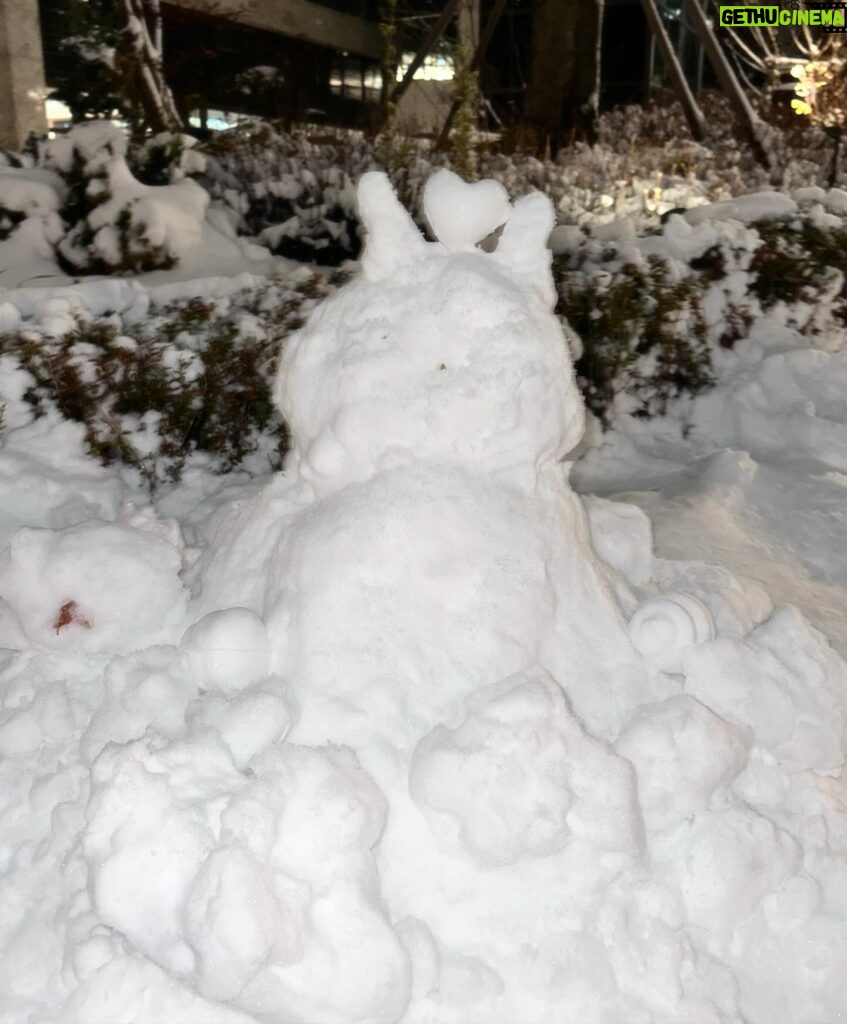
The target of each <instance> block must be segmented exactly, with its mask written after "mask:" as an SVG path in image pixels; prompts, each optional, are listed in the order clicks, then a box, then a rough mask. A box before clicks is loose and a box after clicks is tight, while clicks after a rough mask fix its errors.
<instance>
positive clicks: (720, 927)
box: [657, 806, 802, 935]
mask: <svg viewBox="0 0 847 1024" xmlns="http://www.w3.org/2000/svg"><path fill="white" fill-rule="evenodd" d="M657 858H658V860H659V862H660V863H661V864H662V868H663V870H664V872H666V877H669V878H670V879H672V880H673V882H674V883H675V884H676V885H678V886H679V888H680V890H681V892H682V898H683V902H684V904H685V912H686V917H687V919H688V921H689V922H690V923H691V924H692V925H694V926H695V927H698V928H707V929H710V930H712V931H714V932H716V933H718V935H720V934H721V933H726V932H730V931H731V930H732V929H733V928H734V927H735V926H736V925H737V924H738V923H739V922H740V921H743V920H744V919H745V918H746V917H748V916H749V915H750V914H752V913H753V911H754V910H755V909H756V907H757V906H758V905H759V903H760V902H761V900H763V899H764V898H765V896H767V895H768V893H771V892H774V891H775V890H777V889H779V888H780V886H782V885H783V884H784V883H785V882H786V881H787V880H788V879H789V878H790V877H791V875H793V874H794V872H795V871H796V870H797V868H798V867H799V865H800V862H801V860H802V854H801V850H800V847H799V845H798V843H797V842H796V840H794V839H792V837H791V836H790V835H788V833H787V832H784V831H782V829H779V828H777V827H776V826H775V825H774V824H773V823H772V822H771V821H769V820H768V819H767V818H764V817H762V816H760V815H758V814H756V813H754V812H753V811H751V810H750V809H749V808H747V807H743V806H742V807H730V808H728V809H726V810H723V811H704V812H702V813H700V814H697V815H695V817H694V818H693V819H691V820H688V821H685V822H683V823H682V824H680V825H679V826H677V828H676V829H675V830H673V831H672V832H670V833H668V834H667V835H666V836H664V837H663V838H662V842H661V845H660V847H659V848H658V849H657Z"/></svg>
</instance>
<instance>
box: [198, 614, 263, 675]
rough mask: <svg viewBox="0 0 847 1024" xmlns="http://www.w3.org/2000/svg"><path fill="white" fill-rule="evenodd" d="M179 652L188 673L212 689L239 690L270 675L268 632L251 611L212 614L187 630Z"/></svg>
mask: <svg viewBox="0 0 847 1024" xmlns="http://www.w3.org/2000/svg"><path fill="white" fill-rule="evenodd" d="M180 648H181V650H182V652H183V656H184V658H185V662H186V665H187V667H188V670H189V672H190V673H191V674H192V676H193V677H194V678H195V679H196V680H197V681H198V682H199V683H201V684H202V685H203V686H205V687H207V688H209V689H215V690H223V691H235V690H240V689H242V688H243V687H245V686H248V685H249V684H250V683H254V682H256V681H257V680H259V679H264V678H265V676H267V674H268V672H269V671H270V643H269V641H268V634H267V630H266V629H265V624H264V623H263V622H262V620H261V619H260V618H259V616H258V615H256V613H255V612H253V611H250V609H249V608H227V609H225V610H223V611H218V612H210V613H209V614H208V615H205V616H204V617H203V618H202V619H200V621H199V622H196V623H195V624H194V625H193V626H191V627H190V628H189V629H188V630H186V632H185V635H184V636H183V638H182V642H181V644H180Z"/></svg>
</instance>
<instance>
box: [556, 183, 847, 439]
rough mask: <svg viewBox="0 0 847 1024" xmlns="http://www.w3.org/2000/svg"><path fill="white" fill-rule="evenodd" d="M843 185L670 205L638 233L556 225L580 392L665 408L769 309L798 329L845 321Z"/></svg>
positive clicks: (627, 223) (605, 400)
mask: <svg viewBox="0 0 847 1024" xmlns="http://www.w3.org/2000/svg"><path fill="white" fill-rule="evenodd" d="M845 213H847V193H845V192H842V191H841V190H839V189H833V190H831V191H829V192H825V191H824V190H823V189H820V188H815V187H811V188H804V189H798V190H796V191H795V192H794V194H793V198H792V197H790V196H788V195H785V194H784V193H776V192H766V193H759V194H754V195H748V196H743V197H740V198H738V199H736V200H732V201H726V202H721V203H714V204H711V205H710V206H704V207H697V208H694V209H691V210H689V211H687V212H686V213H684V214H673V215H672V216H670V217H669V218H668V219H667V222H666V223H665V224H664V225H663V226H662V228H661V230H660V231H658V232H654V233H650V234H646V235H643V236H642V237H637V234H636V230H635V225H634V224H633V222H632V221H631V220H628V219H626V218H624V219H621V220H619V221H616V222H613V223H610V224H607V225H601V226H599V227H596V228H595V229H594V231H593V232H592V233H587V232H583V231H582V230H580V229H577V228H566V227H561V228H558V229H556V230H555V231H554V234H553V247H554V250H556V251H557V253H558V255H557V257H556V259H555V261H554V273H555V275H556V280H557V286H558V289H559V297H560V302H559V311H560V312H561V313H562V315H564V316H566V317H567V319H568V320H569V322H570V324H571V326H572V327H573V329H574V331H575V332H576V334H577V336H578V337H579V340H580V345H581V352H580V357H579V359H578V360H577V363H576V367H577V373H578V375H579V377H580V381H581V383H582V387H583V392H584V394H585V398H586V403H587V405H588V407H589V408H590V409H591V411H592V412H593V413H594V414H595V415H596V416H597V417H598V418H599V419H600V420H601V422H603V423H604V424H608V423H609V422H610V421H611V420H612V419H613V418H614V416H615V415H617V414H619V413H622V412H623V413H629V414H634V415H638V416H649V415H655V414H662V413H664V412H665V411H666V409H667V407H668V403H669V402H670V401H671V400H673V399H675V398H677V397H679V396H681V395H685V394H689V395H690V394H696V393H697V392H698V391H701V390H703V389H704V388H706V387H708V386H709V385H710V384H711V382H712V379H713V366H714V364H715V361H716V360H717V359H719V358H720V353H721V351H723V350H726V349H731V348H733V347H734V346H735V344H736V343H737V342H738V341H740V340H741V339H743V338H746V337H747V336H748V335H749V333H750V330H751V326H752V325H753V324H754V323H756V322H757V321H760V320H762V319H763V318H769V319H770V320H772V321H773V322H774V324H775V325H776V326H777V328H780V329H781V328H788V329H789V330H791V331H794V332H797V333H798V334H800V335H818V334H821V333H822V332H824V331H827V330H829V331H834V332H835V336H839V335H840V333H841V331H842V330H843V327H844V325H845V323H847V287H845V277H847V222H845V219H844V214H845Z"/></svg>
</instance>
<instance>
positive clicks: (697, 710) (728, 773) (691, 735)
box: [615, 695, 751, 829]
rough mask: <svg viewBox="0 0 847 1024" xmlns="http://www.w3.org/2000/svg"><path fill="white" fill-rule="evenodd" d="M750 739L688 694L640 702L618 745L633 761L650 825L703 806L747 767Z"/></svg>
mask: <svg viewBox="0 0 847 1024" xmlns="http://www.w3.org/2000/svg"><path fill="white" fill-rule="evenodd" d="M750 739H751V737H750V734H749V731H748V730H745V729H742V728H739V727H738V726H732V725H730V724H729V723H727V722H725V721H724V720H723V719H722V718H719V717H718V716H717V715H716V714H714V713H713V712H712V711H709V709H708V708H706V707H704V706H703V705H702V704H701V703H700V702H699V701H696V700H694V699H693V698H692V697H688V696H685V695H679V696H675V697H670V698H668V699H667V700H664V701H662V702H660V703H658V704H649V705H645V706H644V707H641V708H638V709H637V710H636V711H635V713H634V714H633V715H632V717H631V718H630V720H629V721H628V722H627V724H626V726H625V727H624V729H623V732H622V733H621V735H620V736H619V737H618V739H617V741H616V743H615V749H616V750H617V752H618V753H619V754H622V755H623V756H624V757H625V758H627V760H629V761H631V762H632V763H633V764H634V765H635V770H636V774H637V776H638V800H639V803H640V805H641V810H642V813H643V815H644V822H645V824H646V826H647V828H649V829H663V828H668V827H669V826H672V825H676V824H678V823H679V822H681V821H682V820H683V819H685V818H687V817H688V816H689V815H690V814H693V813H694V812H695V811H698V810H701V809H702V808H704V807H705V806H706V803H707V801H708V799H709V797H710V796H711V795H712V793H714V792H715V790H717V789H718V788H720V787H722V786H725V785H727V784H728V783H730V782H731V781H732V779H733V778H734V777H735V776H736V775H737V774H738V772H739V771H741V769H742V768H743V767H744V764H745V762H746V760H747V752H748V750H749V746H750Z"/></svg>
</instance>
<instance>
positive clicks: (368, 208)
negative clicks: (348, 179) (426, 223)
mask: <svg viewBox="0 0 847 1024" xmlns="http://www.w3.org/2000/svg"><path fill="white" fill-rule="evenodd" d="M358 199H359V216H360V217H361V218H362V223H363V224H364V225H365V229H366V231H367V238H366V240H365V252H364V254H363V256H362V269H363V270H364V273H365V277H366V278H368V280H369V281H379V280H380V279H381V278H384V277H388V275H389V274H390V273H391V272H392V271H393V270H395V269H396V268H397V267H399V266H402V265H403V264H405V263H413V262H415V260H417V259H420V258H421V256H422V255H423V253H424V250H425V249H426V242H425V241H424V238H423V235H421V233H420V231H418V229H417V228H416V227H415V222H414V221H413V220H412V218H411V217H410V216H409V214H408V212H407V211H406V209H405V208H404V207H403V205H402V203H401V202H400V200H399V199H398V198H397V195H396V193H395V192H394V187H393V186H392V184H391V182H390V181H389V180H388V175H387V174H384V173H383V172H382V171H368V173H367V174H363V175H362V177H361V178H360V179H359V189H358Z"/></svg>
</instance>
